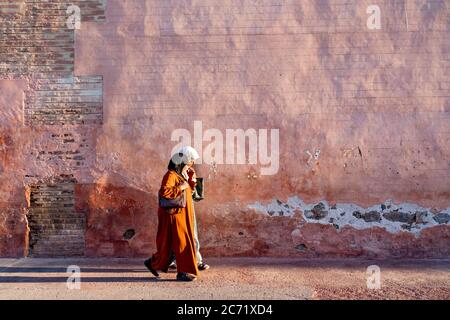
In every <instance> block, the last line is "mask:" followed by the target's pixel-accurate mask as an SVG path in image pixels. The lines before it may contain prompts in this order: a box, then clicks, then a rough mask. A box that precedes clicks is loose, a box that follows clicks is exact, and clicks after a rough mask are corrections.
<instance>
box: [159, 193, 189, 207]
mask: <svg viewBox="0 0 450 320" xmlns="http://www.w3.org/2000/svg"><path fill="white" fill-rule="evenodd" d="M159 206H160V207H161V208H185V207H186V190H183V191H182V192H181V194H180V195H179V196H178V197H176V198H175V199H167V198H164V197H161V196H160V197H159Z"/></svg>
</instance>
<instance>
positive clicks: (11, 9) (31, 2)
mask: <svg viewBox="0 0 450 320" xmlns="http://www.w3.org/2000/svg"><path fill="white" fill-rule="evenodd" d="M71 4H73V5H78V6H79V7H80V10H81V21H82V22H83V21H104V19H105V17H104V6H105V1H104V0H90V1H80V0H78V1H42V0H41V1H38V0H27V1H2V2H0V78H4V77H10V78H21V77H23V76H24V75H27V74H31V73H33V74H44V75H48V74H65V75H70V74H72V73H73V69H74V66H73V63H74V30H71V29H68V28H67V25H66V21H67V18H68V15H67V13H66V10H67V8H68V6H69V5H71Z"/></svg>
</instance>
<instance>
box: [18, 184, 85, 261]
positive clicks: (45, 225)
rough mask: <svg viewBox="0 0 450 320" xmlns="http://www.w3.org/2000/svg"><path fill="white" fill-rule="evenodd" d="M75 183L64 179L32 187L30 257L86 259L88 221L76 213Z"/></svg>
mask: <svg viewBox="0 0 450 320" xmlns="http://www.w3.org/2000/svg"><path fill="white" fill-rule="evenodd" d="M74 182H76V181H74V180H73V179H70V177H62V179H60V181H59V182H58V183H54V182H53V183H41V184H38V185H33V186H30V207H29V210H28V213H27V217H28V223H29V228H30V239H29V255H30V256H32V257H49V256H50V257H64V256H83V255H84V251H85V241H84V234H85V228H86V217H85V215H84V214H83V213H80V212H76V211H75V206H74V205H75V201H74V185H75V184H74Z"/></svg>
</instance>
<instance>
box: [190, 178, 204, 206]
mask: <svg viewBox="0 0 450 320" xmlns="http://www.w3.org/2000/svg"><path fill="white" fill-rule="evenodd" d="M204 194H205V181H204V179H203V178H197V184H196V185H195V189H194V193H193V194H192V199H194V201H197V202H198V201H200V200H203V199H205V196H204Z"/></svg>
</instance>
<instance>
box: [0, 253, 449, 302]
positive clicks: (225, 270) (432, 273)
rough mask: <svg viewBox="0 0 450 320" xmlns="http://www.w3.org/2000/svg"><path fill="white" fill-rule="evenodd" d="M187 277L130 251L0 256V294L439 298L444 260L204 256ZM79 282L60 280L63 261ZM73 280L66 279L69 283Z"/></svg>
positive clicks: (444, 283) (443, 295) (444, 286)
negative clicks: (371, 280) (148, 264)
mask: <svg viewBox="0 0 450 320" xmlns="http://www.w3.org/2000/svg"><path fill="white" fill-rule="evenodd" d="M208 263H209V264H210V265H211V269H210V270H207V271H204V272H202V273H201V279H198V281H196V282H192V283H180V282H177V281H174V278H175V275H176V274H175V273H168V274H163V275H162V278H161V279H160V280H155V279H154V278H153V277H152V276H151V274H150V273H149V272H147V271H146V269H145V268H144V267H143V265H142V260H136V259H132V260H130V259H76V260H75V259H19V260H12V259H0V299H446V300H450V260H414V261H406V260H401V261H362V260H354V259H346V260H298V259H276V258H214V259H208ZM374 264H376V265H378V266H379V267H380V268H381V289H380V290H369V289H367V278H366V268H367V267H368V266H369V265H374ZM69 265H78V266H79V267H80V269H81V276H82V278H81V284H80V285H81V288H80V289H79V290H76V289H75V290H69V289H68V287H67V278H68V276H69V274H68V273H67V267H68V266H69ZM72 285H73V283H72Z"/></svg>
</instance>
